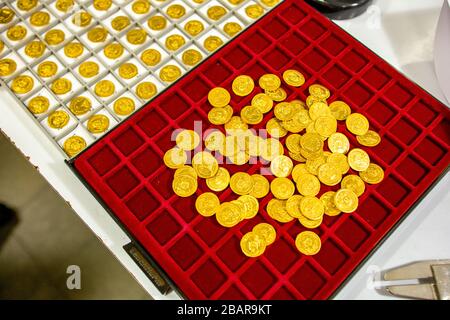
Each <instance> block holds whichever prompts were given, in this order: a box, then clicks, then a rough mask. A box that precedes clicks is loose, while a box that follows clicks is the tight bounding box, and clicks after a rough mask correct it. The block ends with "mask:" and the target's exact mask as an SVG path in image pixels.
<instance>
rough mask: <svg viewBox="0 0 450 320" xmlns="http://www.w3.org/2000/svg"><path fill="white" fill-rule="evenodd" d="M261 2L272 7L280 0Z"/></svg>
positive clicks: (263, 0) (262, 0)
mask: <svg viewBox="0 0 450 320" xmlns="http://www.w3.org/2000/svg"><path fill="white" fill-rule="evenodd" d="M261 2H262V3H263V4H265V5H266V6H268V7H273V6H275V5H276V4H277V3H278V2H280V0H261Z"/></svg>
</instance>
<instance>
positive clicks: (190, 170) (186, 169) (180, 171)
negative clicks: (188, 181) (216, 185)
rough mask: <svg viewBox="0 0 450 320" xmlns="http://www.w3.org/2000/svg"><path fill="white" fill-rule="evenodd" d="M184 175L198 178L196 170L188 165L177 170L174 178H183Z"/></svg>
mask: <svg viewBox="0 0 450 320" xmlns="http://www.w3.org/2000/svg"><path fill="white" fill-rule="evenodd" d="M183 175H188V176H191V177H193V178H195V179H197V178H198V176H197V172H195V170H194V168H192V167H191V166H187V165H182V166H181V167H179V168H177V169H176V170H175V173H174V178H176V177H178V176H183Z"/></svg>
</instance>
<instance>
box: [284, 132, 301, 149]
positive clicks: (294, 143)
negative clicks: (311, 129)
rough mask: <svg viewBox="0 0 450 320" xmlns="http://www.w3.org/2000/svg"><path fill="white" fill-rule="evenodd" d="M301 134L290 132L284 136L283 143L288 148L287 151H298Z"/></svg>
mask: <svg viewBox="0 0 450 320" xmlns="http://www.w3.org/2000/svg"><path fill="white" fill-rule="evenodd" d="M301 137H302V136H301V135H299V134H290V135H288V137H287V138H286V141H285V144H286V148H288V150H289V151H291V152H293V153H300V150H301V147H300V139H301Z"/></svg>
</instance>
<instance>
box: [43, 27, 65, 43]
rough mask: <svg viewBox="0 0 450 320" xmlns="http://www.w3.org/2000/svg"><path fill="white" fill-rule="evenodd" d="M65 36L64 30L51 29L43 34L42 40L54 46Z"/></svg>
mask: <svg viewBox="0 0 450 320" xmlns="http://www.w3.org/2000/svg"><path fill="white" fill-rule="evenodd" d="M65 38H66V35H65V33H64V31H62V30H59V29H52V30H50V31H49V32H47V33H46V34H45V37H44V40H45V42H46V43H47V44H48V45H51V46H56V45H58V44H61V43H62V42H63V41H64V39H65Z"/></svg>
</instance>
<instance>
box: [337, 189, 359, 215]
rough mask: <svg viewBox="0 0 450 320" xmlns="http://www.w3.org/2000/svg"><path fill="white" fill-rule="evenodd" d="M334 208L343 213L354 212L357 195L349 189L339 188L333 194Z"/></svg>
mask: <svg viewBox="0 0 450 320" xmlns="http://www.w3.org/2000/svg"><path fill="white" fill-rule="evenodd" d="M334 204H335V205H336V208H338V209H339V210H341V211H342V212H345V213H351V212H354V211H355V210H356V209H357V208H358V196H357V195H356V194H355V193H354V192H353V191H352V190H349V189H339V190H338V191H337V192H336V194H335V195H334Z"/></svg>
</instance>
